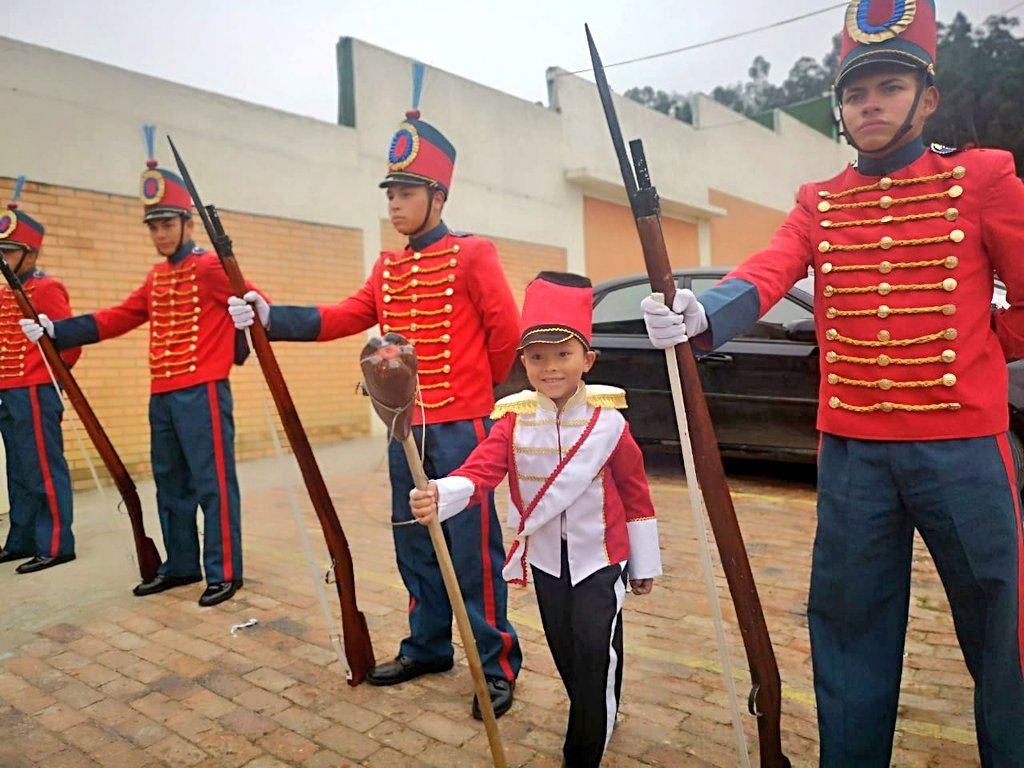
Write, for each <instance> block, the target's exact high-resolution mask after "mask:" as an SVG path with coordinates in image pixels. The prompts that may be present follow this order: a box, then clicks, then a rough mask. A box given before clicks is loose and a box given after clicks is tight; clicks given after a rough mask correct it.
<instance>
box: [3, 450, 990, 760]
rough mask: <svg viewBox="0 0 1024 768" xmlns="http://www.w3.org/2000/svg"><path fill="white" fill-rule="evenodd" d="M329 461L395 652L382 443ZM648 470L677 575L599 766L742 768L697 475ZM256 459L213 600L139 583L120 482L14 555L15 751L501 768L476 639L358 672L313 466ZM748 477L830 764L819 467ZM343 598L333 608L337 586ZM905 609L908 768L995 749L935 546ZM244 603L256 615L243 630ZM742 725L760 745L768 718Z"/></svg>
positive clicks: (376, 628) (523, 608) (780, 612)
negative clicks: (707, 573)
mask: <svg viewBox="0 0 1024 768" xmlns="http://www.w3.org/2000/svg"><path fill="white" fill-rule="evenodd" d="M318 454H319V455H320V458H321V466H322V468H323V469H324V472H325V476H326V478H327V482H328V485H329V487H330V488H331V489H332V492H333V493H334V496H335V503H336V505H337V507H338V510H339V514H340V516H341V519H342V523H343V525H344V527H345V531H346V533H347V535H348V537H349V540H350V542H351V544H352V546H353V549H354V552H355V560H356V577H357V584H358V591H359V595H358V597H359V604H360V608H361V609H362V610H363V611H364V613H365V614H366V616H367V620H368V622H369V626H370V632H371V635H372V637H373V640H374V645H375V649H376V654H377V657H378V658H379V659H386V658H390V656H392V655H393V654H394V652H395V650H396V648H397V645H398V642H399V640H400V639H401V638H402V636H403V635H404V632H405V629H406V623H405V612H404V607H405V604H406V599H407V598H406V595H405V592H404V590H403V589H402V587H401V582H400V580H399V577H398V574H397V570H396V568H395V565H394V558H393V552H392V545H391V535H390V526H389V523H388V515H387V511H386V510H387V509H388V487H387V476H386V462H385V461H384V449H383V442H382V441H381V440H370V439H364V440H356V441H350V442H348V443H345V444H338V445H335V446H330V447H327V448H323V449H320V450H318ZM650 463H651V464H652V465H657V467H656V468H655V469H654V470H653V475H654V477H653V478H652V479H653V486H652V487H653V492H654V497H655V503H656V505H657V508H658V513H659V516H660V520H661V523H660V525H661V531H662V545H663V549H664V559H665V565H666V569H667V575H666V576H664V577H663V578H662V579H660V580H659V581H658V582H657V583H656V585H655V589H654V592H653V593H652V594H651V595H650V596H646V597H642V598H641V597H637V598H630V599H629V600H628V601H627V609H626V627H625V637H626V662H625V664H626V666H625V679H624V684H623V706H622V712H621V716H620V720H619V724H618V727H617V728H616V731H615V736H614V737H613V739H612V742H611V746H610V751H609V754H608V756H607V759H606V761H605V765H607V766H609V767H610V768H635V767H636V766H666V767H669V766H697V767H698V768H703V767H706V766H719V767H721V768H733V767H734V766H736V765H738V764H739V761H738V758H737V756H736V752H735V747H734V746H733V745H734V741H733V737H732V731H731V728H730V725H729V715H728V707H727V703H726V697H725V694H724V688H723V685H722V680H721V675H720V665H719V661H718V656H717V650H716V646H715V642H714V631H713V627H712V625H711V620H710V609H709V606H708V603H707V599H706V596H705V593H704V587H703V581H702V577H701V574H700V570H699V562H698V558H697V552H696V543H695V542H696V540H695V538H694V536H693V531H692V528H691V524H690V513H689V510H688V501H687V496H686V489H685V482H684V481H683V480H682V479H681V478H679V477H677V476H676V473H674V472H673V471H670V467H671V461H669V460H666V459H664V458H661V457H656V456H652V457H651V461H650ZM239 469H240V475H241V478H242V490H243V503H244V510H245V518H244V534H243V535H244V543H245V559H246V583H245V587H244V588H243V589H242V590H241V591H240V592H239V593H238V595H237V596H236V598H235V599H233V600H231V601H229V602H228V603H225V604H223V605H222V606H219V607H216V608H213V609H201V608H199V607H198V606H197V605H196V602H195V600H196V598H198V596H199V594H200V592H201V591H202V585H194V586H192V587H186V588H183V589H178V590H173V591H171V592H167V593H164V594H161V595H156V596H153V597H149V598H145V599H140V598H135V597H133V596H132V595H131V593H130V588H131V587H132V585H133V584H134V583H135V582H136V581H137V573H136V572H135V570H134V565H133V563H132V561H131V560H130V556H129V552H128V546H129V545H130V539H129V534H128V523H127V520H126V519H125V518H124V517H123V515H120V514H118V513H117V512H116V511H114V506H115V501H116V498H115V497H116V494H114V492H113V491H112V490H110V489H108V490H107V491H106V493H105V496H101V495H100V494H99V493H98V492H96V491H92V492H87V493H80V494H78V495H77V496H76V505H77V508H76V518H77V519H76V532H77V536H78V541H79V545H78V552H79V559H78V560H77V561H76V562H74V563H71V564H69V565H66V566H62V567H60V568H55V569H53V570H51V571H46V572H43V573H39V574H34V575H30V576H18V575H15V574H13V565H3V566H0V584H2V585H3V586H2V591H0V594H2V595H3V598H2V600H3V614H2V618H0V621H2V622H3V624H2V627H0V630H2V631H0V766H2V767H3V768H22V766H37V765H38V766H46V767H47V768H78V767H79V766H83V767H84V766H107V767H109V768H152V767H155V766H175V768H177V767H178V766H193V767H195V768H235V767H236V766H245V767H246V768H280V767H282V766H303V768H326V767H328V766H331V767H334V766H355V765H361V766H370V767H371V768H385V767H391V766H397V767H401V768H405V767H407V766H408V767H409V768H415V767H417V766H437V767H442V766H443V767H444V768H448V767H449V766H453V767H458V766H483V765H487V764H488V748H487V740H486V737H485V734H484V731H483V728H482V726H481V725H480V724H479V723H477V722H476V721H474V720H472V719H471V718H470V717H469V706H470V700H471V697H472V683H471V680H470V677H469V672H468V668H467V666H466V663H465V658H464V656H463V654H462V652H461V649H457V651H456V660H457V664H456V667H455V669H454V670H453V671H451V672H449V673H445V674H441V675H431V676H427V677H425V678H420V679H418V680H416V681H413V682H410V683H407V684H405V685H402V686H397V687H394V688H385V689H375V688H371V687H369V686H366V685H363V686H359V687H358V688H351V687H349V686H348V685H347V684H346V682H345V679H344V676H343V669H342V668H341V665H340V664H339V662H338V660H337V657H336V656H335V654H334V653H333V651H332V650H331V648H330V645H329V642H328V639H327V631H326V629H325V622H324V618H323V614H322V612H321V611H320V608H319V605H318V603H317V601H316V597H315V592H314V588H313V583H312V577H311V575H310V573H309V569H308V566H307V563H306V560H305V557H304V555H303V550H302V546H301V544H300V543H299V538H298V536H297V533H296V529H295V526H294V524H293V521H292V513H291V511H290V507H289V503H288V492H289V488H291V489H292V490H293V491H294V493H295V495H296V497H297V498H298V500H299V504H300V507H301V508H302V510H303V513H304V522H305V527H306V529H307V530H308V532H309V535H310V538H311V540H312V542H313V546H314V550H315V552H316V556H317V558H318V559H319V563H320V565H319V566H318V567H319V568H320V569H321V570H324V569H325V566H324V563H326V553H325V549H324V547H323V545H322V538H321V535H320V532H319V527H318V525H317V523H316V518H315V516H314V515H313V513H312V511H311V510H310V509H309V505H308V502H307V500H306V497H305V493H304V489H303V488H302V487H301V484H300V483H299V481H298V475H297V471H296V470H295V469H294V467H293V465H292V464H291V462H290V460H289V461H288V462H287V463H285V464H280V463H277V462H276V461H275V460H258V461H252V462H246V463H243V464H242V465H240V468H239ZM731 484H732V487H733V491H734V498H735V502H736V507H737V510H738V514H739V516H740V523H741V526H742V528H743V531H744V535H745V538H746V542H747V547H748V549H749V551H750V556H751V562H752V565H753V568H754V573H755V577H756V579H757V583H758V586H759V589H760V593H761V600H762V602H763V604H764V606H765V611H766V613H767V616H768V625H769V629H770V631H771V633H772V637H773V641H774V644H775V648H776V654H777V657H778V660H779V666H780V669H781V673H782V678H783V686H784V692H783V696H784V699H783V709H784V714H783V742H784V747H785V751H786V752H787V754H788V755H789V756H790V758H791V759H792V761H793V765H794V766H795V767H796V768H800V767H801V766H814V765H816V764H817V737H816V727H815V720H814V700H813V690H812V686H811V676H810V661H809V658H810V656H809V649H808V639H807V624H806V619H805V616H804V606H805V599H806V585H807V579H808V569H809V565H810V551H811V541H812V538H813V532H814V491H813V488H812V487H811V485H810V484H809V483H808V482H807V481H806V480H804V481H800V480H796V481H794V480H792V479H790V480H785V479H783V480H772V479H769V478H768V477H766V476H764V475H762V476H760V477H758V476H748V475H736V476H734V477H733V478H732V480H731ZM139 490H140V494H141V496H142V498H143V504H144V506H146V508H147V530H148V531H149V532H150V533H151V535H153V537H154V539H156V540H157V541H158V542H159V528H158V525H157V523H156V520H155V516H154V515H153V513H152V509H151V507H152V506H153V493H152V487H151V484H149V483H144V482H143V483H140V488H139ZM4 522H5V521H4ZM5 528H6V525H4V524H0V530H4V529H5ZM716 560H717V558H716ZM717 581H718V589H719V594H720V596H721V598H722V601H723V612H724V613H725V614H726V624H727V634H728V637H729V641H730V645H731V653H732V662H733V667H734V671H735V673H736V675H737V687H738V690H739V693H740V696H741V697H744V696H745V693H746V684H745V683H744V682H743V680H742V677H743V674H744V673H745V666H744V664H743V650H742V646H741V644H740V642H739V635H738V632H737V630H736V627H735V621H734V620H732V619H731V604H730V603H729V602H728V592H727V589H726V586H725V580H724V577H723V576H722V575H721V570H720V569H719V570H718V578H717ZM331 592H333V588H329V597H331V595H330V593H331ZM331 599H332V600H333V597H331ZM332 610H333V611H334V615H335V616H337V606H336V603H332ZM510 612H511V615H512V620H513V622H514V623H515V625H516V627H517V629H518V631H519V633H520V637H521V639H522V642H523V647H524V653H525V665H524V671H523V674H522V675H521V677H520V682H519V687H518V690H517V697H516V705H515V706H514V708H513V709H512V711H511V712H510V713H509V714H508V715H506V716H505V717H503V718H502V719H501V720H500V721H499V724H500V730H501V733H502V736H503V739H504V742H505V747H506V752H507V754H508V758H509V764H510V765H513V766H529V767H530V768H547V767H548V766H557V765H559V762H560V758H559V750H560V746H561V739H562V735H563V727H564V721H565V711H566V703H565V701H564V700H563V693H562V688H561V683H560V681H559V680H558V677H557V674H556V672H555V669H554V665H553V663H552V662H551V659H550V656H549V654H548V651H547V648H546V645H545V644H544V639H543V636H542V633H541V631H540V622H539V617H538V614H537V609H536V604H535V600H534V597H533V594H532V591H531V590H530V589H527V590H519V589H514V590H512V591H511V597H510ZM911 613H912V617H911V630H910V636H909V638H908V643H907V660H906V673H905V676H904V683H903V696H902V699H901V708H900V721H899V725H898V729H899V731H898V734H897V741H896V754H895V757H894V762H893V765H894V766H900V767H901V768H924V767H925V766H928V767H929V768H960V767H966V766H974V765H977V757H976V748H975V746H974V733H973V720H972V716H971V696H972V693H971V686H970V680H969V677H968V676H967V673H966V670H965V668H964V665H963V661H962V658H961V656H960V652H959V650H958V648H957V646H956V641H955V637H954V635H953V629H952V622H951V620H950V618H949V610H948V605H947V604H946V601H945V597H944V595H943V593H942V589H941V586H940V584H939V582H938V579H937V577H936V574H935V572H934V569H933V568H932V566H931V563H930V560H929V559H928V557H927V555H926V554H924V552H923V549H922V548H921V547H920V545H919V546H918V549H917V551H916V557H915V589H914V595H913V601H912V608H911ZM250 617H251V618H255V619H257V620H258V622H259V623H258V624H257V625H256V626H254V627H250V628H247V629H242V630H238V631H237V633H236V634H235V635H232V634H231V632H230V629H231V627H232V626H233V625H235V624H238V623H241V622H243V621H245V620H246V619H248V618H250ZM741 707H742V702H741ZM745 730H746V733H747V739H748V743H749V744H750V748H751V750H752V751H754V750H755V749H756V742H757V740H756V726H755V724H754V723H753V722H752V720H751V719H750V718H747V720H746V722H745ZM753 764H754V765H756V764H757V763H756V756H755V757H754V759H753Z"/></svg>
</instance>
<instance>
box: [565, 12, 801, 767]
mask: <svg viewBox="0 0 1024 768" xmlns="http://www.w3.org/2000/svg"><path fill="white" fill-rule="evenodd" d="M585 28H586V32H587V43H588V45H589V46H590V60H591V62H592V63H593V67H594V76H595V79H596V80H597V90H598V93H599V94H600V96H601V105H602V107H603V108H604V115H605V119H606V120H607V123H608V130H609V132H610V133H611V138H612V144H613V145H614V147H615V154H616V156H617V158H618V161H619V169H620V171H621V172H622V180H623V183H624V184H625V187H626V194H627V195H628V197H629V204H630V207H631V208H632V211H633V218H634V219H635V221H636V228H637V233H638V234H639V236H640V245H641V247H642V249H643V254H644V264H645V266H646V267H647V276H648V278H649V280H650V283H651V289H652V290H653V291H656V292H660V293H662V294H664V296H665V303H666V304H667V305H668V306H672V300H673V298H674V297H675V293H676V284H675V279H674V278H673V276H672V265H671V263H670V262H669V258H668V249H667V248H666V246H665V236H664V234H663V232H662V230H661V204H660V202H659V200H658V191H657V190H656V189H655V188H654V187H653V186H652V185H651V177H650V173H649V172H648V169H647V159H646V158H645V156H644V149H643V143H642V142H641V141H640V140H639V139H637V140H634V141H631V142H630V143H629V149H630V153H631V154H632V157H633V166H632V167H631V166H630V164H629V160H628V159H627V157H626V147H625V144H624V142H623V139H622V130H621V128H620V127H619V120H618V117H617V116H616V114H615V105H614V103H613V102H612V93H611V89H610V88H609V87H608V80H607V78H606V77H605V74H604V67H603V66H602V64H601V57H600V55H599V54H598V52H597V46H596V45H595V44H594V38H593V36H592V35H591V34H590V27H589V26H587V27H585ZM634 174H635V175H634ZM638 182H639V183H638ZM675 358H676V366H677V368H678V370H679V378H680V380H681V382H682V390H683V396H684V397H683V404H684V408H685V410H686V419H687V423H688V426H689V431H690V436H691V442H692V444H693V454H694V460H695V469H696V475H697V477H696V478H691V480H696V481H697V482H698V483H699V485H700V487H701V488H702V489H703V491H704V502H705V505H706V506H707V510H708V518H709V519H710V521H711V528H712V530H713V531H714V534H715V544H716V545H717V546H718V553H719V555H720V557H721V560H722V569H723V570H724V571H725V576H726V580H727V581H728V583H729V594H730V595H731V596H732V601H733V606H734V608H735V609H736V619H737V622H738V623H739V626H740V634H741V635H742V637H743V648H744V650H745V651H746V655H747V664H748V666H749V667H750V677H751V689H750V696H749V697H748V699H747V708H748V710H749V711H750V714H752V715H754V716H755V717H756V718H757V735H758V742H759V744H760V753H761V766H762V768H790V762H789V759H788V758H787V757H786V756H785V755H784V754H783V753H782V734H781V726H780V720H781V717H782V681H781V679H780V677H779V666H778V663H777V662H776V660H775V652H774V651H773V649H772V642H771V637H770V636H769V635H768V625H767V624H766V623H765V618H764V611H763V610H762V608H761V600H760V598H759V597H758V595H757V585H756V584H755V583H754V575H753V573H752V572H751V570H750V561H749V560H748V559H747V550H746V548H745V547H744V546H743V534H742V533H741V531H740V526H739V521H738V520H737V519H736V510H735V508H734V507H733V504H732V496H731V495H730V494H729V486H728V484H727V483H726V479H725V470H724V469H723V467H722V457H721V454H720V453H719V451H718V441H717V440H716V439H715V433H714V430H713V428H712V426H711V416H710V414H709V413H708V405H707V401H706V400H705V399H704V390H703V388H702V387H701V383H700V377H699V376H698V374H697V364H696V361H695V360H694V356H693V350H692V349H691V348H690V344H689V342H683V343H682V344H679V345H677V346H676V348H675Z"/></svg>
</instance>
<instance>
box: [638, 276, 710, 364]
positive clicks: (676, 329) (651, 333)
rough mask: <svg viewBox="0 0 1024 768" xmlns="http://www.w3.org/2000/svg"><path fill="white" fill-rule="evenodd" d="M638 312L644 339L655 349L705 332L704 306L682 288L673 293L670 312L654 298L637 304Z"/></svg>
mask: <svg viewBox="0 0 1024 768" xmlns="http://www.w3.org/2000/svg"><path fill="white" fill-rule="evenodd" d="M640 309H641V310H643V313H644V325H645V326H647V337H648V338H649V339H650V340H651V344H653V345H654V346H655V347H657V348H658V349H668V348H669V347H674V346H675V345H676V344H682V343H683V342H684V341H686V340H687V339H688V338H689V337H690V336H698V335H700V334H701V333H704V331H706V330H707V329H708V316H707V313H706V312H705V311H704V305H702V304H701V303H700V302H699V301H697V297H696V296H694V295H693V291H691V290H689V289H686V288H682V289H680V290H677V291H676V295H675V298H674V299H673V300H672V309H671V310H670V309H669V308H668V307H666V306H665V304H664V302H663V301H662V300H659V299H656V298H654V296H648V297H647V298H646V299H644V300H643V301H641V302H640Z"/></svg>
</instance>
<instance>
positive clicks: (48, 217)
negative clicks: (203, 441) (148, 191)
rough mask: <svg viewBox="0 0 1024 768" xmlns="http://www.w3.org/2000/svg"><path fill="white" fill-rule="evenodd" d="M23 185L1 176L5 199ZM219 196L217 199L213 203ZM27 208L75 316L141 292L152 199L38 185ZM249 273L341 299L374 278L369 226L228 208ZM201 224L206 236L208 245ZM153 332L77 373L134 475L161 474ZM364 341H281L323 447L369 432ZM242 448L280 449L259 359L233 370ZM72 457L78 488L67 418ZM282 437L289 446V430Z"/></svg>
mask: <svg viewBox="0 0 1024 768" xmlns="http://www.w3.org/2000/svg"><path fill="white" fill-rule="evenodd" d="M13 186H14V182H13V180H12V179H10V178H0V200H2V201H7V200H9V199H10V195H11V191H12V189H13ZM214 202H215V201H214ZM21 206H22V208H23V210H24V211H25V212H26V213H28V214H29V215H31V216H33V217H34V218H36V219H37V220H39V221H40V222H41V223H42V224H43V225H44V226H45V227H46V239H45V240H44V243H43V250H42V253H41V255H40V259H39V266H40V267H41V268H42V269H43V270H44V271H46V272H48V273H49V274H51V275H53V276H54V277H56V278H59V279H60V280H62V281H63V282H64V284H65V285H66V286H67V289H68V292H69V293H70V295H71V305H72V309H73V311H74V312H76V313H82V312H92V311H95V310H97V309H101V308H103V307H107V306H110V305H112V304H116V303H119V302H120V301H121V300H123V299H124V298H125V297H126V296H127V295H128V294H129V292H131V291H132V290H134V289H135V288H136V287H138V286H139V285H140V284H141V283H142V280H143V278H144V277H145V274H146V272H147V270H148V269H149V267H150V266H151V265H152V264H154V263H155V262H156V261H157V260H158V258H159V257H158V256H157V254H156V251H155V250H154V248H153V246H152V244H151V243H150V241H149V236H148V233H147V230H146V227H145V226H144V225H143V224H142V221H141V219H142V206H141V203H139V201H138V199H137V198H136V197H134V196H129V195H124V196H121V195H108V194H102V193H97V192H90V191H86V190H80V189H69V188H63V187H55V186H48V185H43V184H33V183H29V184H27V185H26V188H25V191H24V193H23V195H22V201H21ZM222 219H223V222H224V226H225V228H226V230H227V231H228V233H229V234H230V235H231V238H232V240H233V242H234V248H235V254H236V255H237V258H238V262H239V266H240V267H241V269H242V271H243V273H244V274H245V276H246V278H247V279H248V280H250V281H252V282H253V283H255V284H256V285H258V286H260V288H261V289H263V290H264V291H265V292H266V293H267V294H268V295H269V296H270V298H271V300H272V301H275V302H277V303H286V304H306V305H308V304H315V303H332V302H334V301H338V300H340V299H342V298H344V297H345V296H347V295H348V294H349V293H351V292H352V291H353V290H355V289H356V288H358V287H359V286H360V285H361V284H362V282H363V266H362V249H363V245H362V232H361V231H359V230H355V229H346V228H342V227H331V226H324V225H319V224H309V223H305V222H298V221H289V220H283V219H274V218H268V217H261V216H252V215H247V214H241V213H235V212H232V211H223V215H222ZM201 229H202V227H201V225H200V223H199V222H198V221H197V232H196V241H197V242H198V243H199V244H201V245H206V246H207V247H209V244H208V243H207V242H206V237H205V234H204V233H202V232H201V231H200V230H201ZM147 344H148V328H147V327H146V326H142V327H140V328H139V329H137V330H134V331H132V332H130V333H128V334H126V335H124V336H121V337H119V338H116V339H110V340H108V341H105V342H103V343H101V344H97V345H92V346H90V347H87V348H86V350H85V352H84V354H83V355H82V357H81V359H80V361H79V363H78V364H77V365H76V366H75V369H74V372H75V375H76V378H77V380H78V382H79V384H80V385H81V387H82V390H83V391H84V393H85V395H86V397H87V398H88V399H89V402H90V404H91V405H92V407H93V409H94V410H95V411H96V414H97V416H98V417H99V419H100V422H101V423H102V425H103V427H104V429H105V430H106V431H107V433H108V435H109V436H110V439H111V441H112V442H113V444H114V446H115V447H116V448H117V450H118V453H119V454H120V456H121V459H122V461H124V463H125V465H126V466H127V467H128V470H129V471H130V472H131V473H132V474H135V475H140V476H141V475H144V474H148V473H149V472H150V463H149V423H148V401H149V370H148V366H147V364H146V359H147ZM362 345H363V339H362V337H354V338H352V339H345V340H341V341H336V342H331V343H329V344H286V343H281V344H277V345H275V351H276V353H277V357H278V360H279V361H280V364H281V368H282V370H283V371H284V374H285V378H286V380H287V382H288V386H289V389H290V391H291V394H292V397H293V399H294V400H295V403H296V407H297V409H298V412H299V414H300V416H301V418H302V421H303V425H304V426H305V428H306V431H307V433H308V434H309V437H310V440H311V441H312V442H313V443H314V444H317V443H326V442H330V441H334V440H338V439H342V438H346V437H351V436H355V435H363V434H366V433H367V432H368V430H369V420H368V408H367V405H366V401H365V399H364V398H362V397H361V396H357V395H355V394H354V392H353V390H354V388H355V385H356V383H357V382H358V381H359V378H360V374H359V365H358V354H359V350H360V349H361V348H362ZM231 383H232V390H233V393H234V401H235V446H236V452H237V455H238V457H239V458H251V457H256V456H261V455H266V454H269V453H272V452H273V445H272V442H271V440H270V432H269V426H268V423H267V417H266V413H265V411H266V410H267V409H269V410H270V412H271V413H273V414H274V418H275V423H277V419H276V411H275V409H274V405H273V402H272V401H271V399H270V395H269V393H268V392H267V391H266V387H265V385H264V381H263V376H262V374H261V372H260V370H259V364H258V361H257V360H256V358H255V355H252V356H251V357H250V359H249V360H248V361H247V362H246V364H245V365H244V366H242V367H241V368H235V369H234V372H233V373H232V377H231ZM64 431H65V447H66V450H65V453H66V455H67V458H68V462H69V464H70V465H71V471H72V475H73V477H74V479H75V484H76V487H83V486H86V485H88V484H89V483H91V482H92V481H91V479H90V478H89V473H88V469H87V465H86V462H85V459H84V457H83V455H82V452H81V450H80V449H79V447H78V446H77V444H76V440H75V438H74V434H73V432H72V427H71V424H70V420H69V419H65V429H64ZM278 431H279V434H280V435H281V441H282V443H283V444H285V445H286V444H287V443H286V440H285V438H284V435H283V433H282V432H281V431H280V426H279V424H278ZM78 432H79V433H80V434H81V437H82V440H83V442H84V443H85V444H86V446H87V448H88V450H89V452H90V455H91V456H92V459H93V462H94V463H95V464H96V467H97V471H98V472H99V474H100V477H101V478H106V471H105V469H104V468H103V466H102V465H101V463H100V461H99V459H98V457H97V456H96V454H95V452H94V451H93V449H92V445H91V444H90V442H89V439H88V436H87V435H86V434H85V433H84V430H82V428H81V426H80V425H79V427H78Z"/></svg>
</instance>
